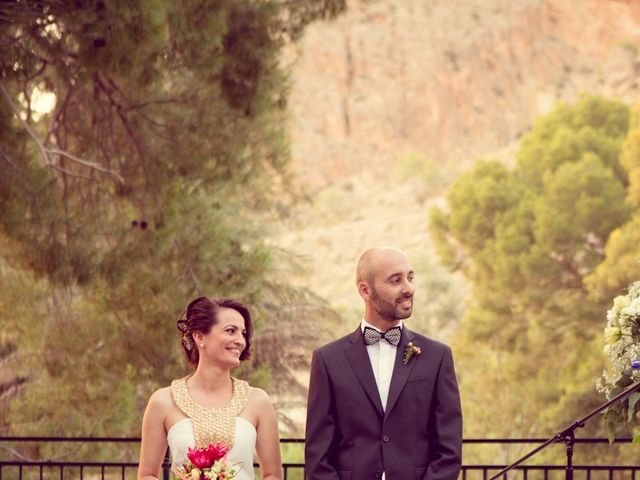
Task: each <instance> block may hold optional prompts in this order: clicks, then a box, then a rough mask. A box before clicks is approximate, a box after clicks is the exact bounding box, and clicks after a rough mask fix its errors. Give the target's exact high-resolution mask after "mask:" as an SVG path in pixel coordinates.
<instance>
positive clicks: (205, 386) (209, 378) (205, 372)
mask: <svg viewBox="0 0 640 480" xmlns="http://www.w3.org/2000/svg"><path fill="white" fill-rule="evenodd" d="M189 383H191V384H192V385H193V386H194V387H196V388H198V389H199V390H202V391H203V392H205V393H211V392H218V391H220V390H226V389H231V388H232V387H231V385H232V383H231V372H230V371H229V370H221V369H219V368H215V367H213V366H209V367H205V366H204V365H198V368H196V371H195V373H194V374H193V376H192V377H191V378H190V379H189Z"/></svg>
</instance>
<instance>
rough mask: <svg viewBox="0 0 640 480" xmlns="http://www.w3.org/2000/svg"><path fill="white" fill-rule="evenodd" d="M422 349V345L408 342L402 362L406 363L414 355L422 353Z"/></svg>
mask: <svg viewBox="0 0 640 480" xmlns="http://www.w3.org/2000/svg"><path fill="white" fill-rule="evenodd" d="M421 353H422V350H420V347H416V346H415V345H414V344H413V342H409V343H407V346H406V347H404V356H403V357H402V363H403V364H404V365H406V364H408V363H409V362H410V361H411V359H412V358H413V357H415V356H416V355H420V354H421Z"/></svg>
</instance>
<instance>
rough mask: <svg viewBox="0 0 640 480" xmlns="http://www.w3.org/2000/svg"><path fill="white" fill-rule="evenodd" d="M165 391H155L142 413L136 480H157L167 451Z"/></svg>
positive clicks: (166, 393) (166, 392)
mask: <svg viewBox="0 0 640 480" xmlns="http://www.w3.org/2000/svg"><path fill="white" fill-rule="evenodd" d="M166 390H167V389H161V390H158V391H156V392H155V393H154V394H153V395H151V398H149V403H148V404H147V408H146V410H145V411H144V417H143V419H142V445H141V447H140V464H139V465H138V480H157V479H158V474H159V472H160V468H161V467H162V460H163V459H164V454H165V452H166V451H167V433H166V432H165V428H164V420H165V418H166V416H167V408H168V406H167V398H165V397H167V395H168V393H169V392H168V391H166Z"/></svg>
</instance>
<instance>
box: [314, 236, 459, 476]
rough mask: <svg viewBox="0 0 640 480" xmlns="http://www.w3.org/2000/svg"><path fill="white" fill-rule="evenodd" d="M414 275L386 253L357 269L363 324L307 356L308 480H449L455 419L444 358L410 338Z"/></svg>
mask: <svg viewBox="0 0 640 480" xmlns="http://www.w3.org/2000/svg"><path fill="white" fill-rule="evenodd" d="M413 276H414V274H413V270H412V269H411V267H410V265H409V259H408V258H407V256H406V255H405V254H404V253H402V252H401V251H400V250H398V249H396V248H391V247H382V248H372V249H370V250H367V251H366V252H365V253H364V254H363V255H362V256H361V257H360V260H359V262H358V269H357V286H358V293H360V296H361V297H362V298H363V300H364V306H365V311H364V318H363V319H362V322H361V324H360V325H359V326H358V328H357V329H356V330H355V331H354V332H353V333H350V334H349V335H347V336H346V337H343V338H341V339H339V340H336V341H334V342H332V343H329V344H328V345H325V346H324V347H321V348H319V349H318V350H316V351H315V352H314V354H313V360H312V362H311V379H310V382H309V398H308V404H307V427H306V438H307V440H306V445H305V478H306V480H338V479H340V480H365V479H366V480H376V479H383V480H456V479H457V477H458V473H459V472H460V465H461V450H462V413H461V409H460V397H459V394H458V385H457V382H456V376H455V372H454V369H453V358H452V356H451V350H450V348H449V347H447V346H446V345H443V344H442V343H439V342H436V341H434V340H430V339H428V338H426V337H424V336H422V335H420V334H417V333H415V332H412V331H411V330H409V329H408V328H407V327H406V326H405V325H404V324H403V322H402V320H403V319H405V318H409V317H410V316H411V310H412V306H413V293H414V290H415V288H414V286H413Z"/></svg>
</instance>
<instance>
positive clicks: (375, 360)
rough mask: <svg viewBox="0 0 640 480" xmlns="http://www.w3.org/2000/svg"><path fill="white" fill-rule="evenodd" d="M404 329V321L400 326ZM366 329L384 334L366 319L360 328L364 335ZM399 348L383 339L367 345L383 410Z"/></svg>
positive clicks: (385, 405)
mask: <svg viewBox="0 0 640 480" xmlns="http://www.w3.org/2000/svg"><path fill="white" fill-rule="evenodd" d="M398 326H399V327H400V328H402V321H401V322H400V323H399V324H398ZM364 327H369V328H373V329H374V330H378V331H379V332H382V331H381V330H380V329H379V328H376V327H374V326H373V325H371V324H370V323H368V322H367V321H366V320H365V319H364V318H363V319H362V323H361V325H360V328H361V330H362V332H363V333H364ZM397 350H398V347H396V346H395V345H391V344H390V343H389V342H387V341H386V340H385V339H381V340H380V341H379V342H376V343H374V344H372V345H367V353H368V354H369V361H370V362H371V368H372V370H373V376H374V377H375V379H376V385H377V386H378V393H379V394H380V401H381V402H382V409H383V410H386V408H387V398H388V397H389V386H390V385H391V375H392V374H393V365H394V364H395V361H396V351H397Z"/></svg>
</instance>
